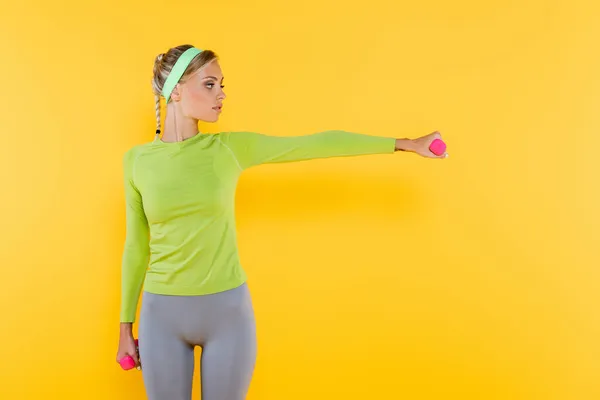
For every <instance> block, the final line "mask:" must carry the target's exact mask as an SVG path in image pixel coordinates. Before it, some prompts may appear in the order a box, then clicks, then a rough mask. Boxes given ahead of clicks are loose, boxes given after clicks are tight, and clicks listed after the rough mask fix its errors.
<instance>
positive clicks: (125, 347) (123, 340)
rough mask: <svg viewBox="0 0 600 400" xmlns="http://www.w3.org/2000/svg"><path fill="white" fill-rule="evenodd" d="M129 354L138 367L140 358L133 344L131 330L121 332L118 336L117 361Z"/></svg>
mask: <svg viewBox="0 0 600 400" xmlns="http://www.w3.org/2000/svg"><path fill="white" fill-rule="evenodd" d="M126 356H131V358H133V361H134V362H135V366H136V367H137V368H138V369H140V360H139V357H138V353H137V349H136V346H135V339H134V338H133V333H132V332H121V335H120V338H119V349H118V350H117V360H116V361H117V363H118V362H119V361H121V359H122V358H123V357H126Z"/></svg>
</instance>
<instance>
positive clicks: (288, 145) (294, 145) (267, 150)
mask: <svg viewBox="0 0 600 400" xmlns="http://www.w3.org/2000/svg"><path fill="white" fill-rule="evenodd" d="M222 140H223V141H224V142H225V143H226V145H228V146H229V148H230V149H231V151H232V152H233V153H234V154H235V156H236V158H237V160H238V163H239V164H240V167H241V168H242V169H246V168H250V167H252V166H255V165H259V164H267V163H284V162H293V161H303V160H311V159H316V158H330V157H344V156H359V155H369V154H386V153H393V152H394V151H395V147H396V139H395V138H391V137H382V136H372V135H365V134H360V133H353V132H346V131H339V130H330V131H324V132H319V133H313V134H309V135H303V136H269V135H264V134H261V133H254V132H230V133H227V134H224V135H222Z"/></svg>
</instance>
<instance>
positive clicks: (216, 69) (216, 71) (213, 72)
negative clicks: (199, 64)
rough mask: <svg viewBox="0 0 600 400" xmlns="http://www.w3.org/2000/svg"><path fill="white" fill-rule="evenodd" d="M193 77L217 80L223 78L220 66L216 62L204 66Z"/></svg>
mask: <svg viewBox="0 0 600 400" xmlns="http://www.w3.org/2000/svg"><path fill="white" fill-rule="evenodd" d="M194 75H195V76H196V77H197V78H199V79H203V78H206V77H207V76H214V77H216V78H217V79H221V78H223V72H222V71H221V66H220V65H219V62H218V61H217V60H213V61H211V62H210V63H208V64H206V65H205V66H204V67H203V68H201V69H200V70H198V71H197V72H196V73H195V74H194Z"/></svg>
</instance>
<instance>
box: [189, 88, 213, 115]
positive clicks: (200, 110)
mask: <svg viewBox="0 0 600 400" xmlns="http://www.w3.org/2000/svg"><path fill="white" fill-rule="evenodd" d="M186 100H187V101H186V105H185V113H186V114H187V115H190V116H195V117H199V116H202V115H203V114H206V113H207V112H210V111H211V109H212V107H213V105H214V104H212V101H211V99H210V94H209V92H208V91H207V90H202V89H200V90H195V91H189V92H188V93H187V96H186Z"/></svg>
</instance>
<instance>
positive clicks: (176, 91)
mask: <svg viewBox="0 0 600 400" xmlns="http://www.w3.org/2000/svg"><path fill="white" fill-rule="evenodd" d="M179 90H180V86H179V83H178V84H177V85H175V87H174V88H173V91H172V92H171V100H172V101H175V102H179V101H181V93H180V92H179Z"/></svg>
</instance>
